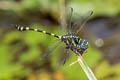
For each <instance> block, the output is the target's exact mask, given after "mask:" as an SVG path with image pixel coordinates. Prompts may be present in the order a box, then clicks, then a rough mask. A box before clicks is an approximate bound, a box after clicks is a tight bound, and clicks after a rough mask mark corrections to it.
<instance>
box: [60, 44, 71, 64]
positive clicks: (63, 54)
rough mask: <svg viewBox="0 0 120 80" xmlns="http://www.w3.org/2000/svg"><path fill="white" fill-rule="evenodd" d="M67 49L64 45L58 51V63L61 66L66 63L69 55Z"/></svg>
mask: <svg viewBox="0 0 120 80" xmlns="http://www.w3.org/2000/svg"><path fill="white" fill-rule="evenodd" d="M69 51H70V50H69V49H66V47H65V46H63V47H61V48H60V51H59V53H58V65H59V66H61V65H63V64H65V63H66V60H67V59H68V57H69Z"/></svg>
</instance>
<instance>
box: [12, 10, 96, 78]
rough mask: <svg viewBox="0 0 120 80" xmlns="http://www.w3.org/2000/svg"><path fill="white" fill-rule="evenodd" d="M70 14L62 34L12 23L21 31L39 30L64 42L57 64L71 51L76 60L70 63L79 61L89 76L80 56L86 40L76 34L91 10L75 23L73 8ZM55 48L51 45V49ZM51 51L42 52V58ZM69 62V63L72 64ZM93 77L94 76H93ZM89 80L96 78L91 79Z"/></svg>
mask: <svg viewBox="0 0 120 80" xmlns="http://www.w3.org/2000/svg"><path fill="white" fill-rule="evenodd" d="M70 11H71V12H70V16H69V18H68V19H69V20H68V24H67V25H64V26H65V34H64V35H57V34H54V33H50V32H47V31H44V30H40V29H34V28H31V27H29V26H22V25H14V27H15V28H16V29H17V30H18V31H20V32H22V31H35V32H40V33H43V34H47V35H50V36H53V37H56V38H57V39H58V40H59V41H60V42H62V43H64V46H62V48H61V49H62V50H61V52H60V55H59V58H58V63H59V64H65V62H66V60H67V57H68V54H69V52H70V51H73V52H74V53H75V54H76V55H77V56H78V60H77V61H75V62H73V63H72V64H74V63H76V62H80V64H81V66H82V67H83V69H85V68H86V69H85V70H86V71H85V73H87V75H88V76H89V73H91V70H90V68H89V67H88V66H87V65H86V63H85V61H84V59H83V58H82V54H83V53H84V52H85V51H86V50H87V49H88V41H87V40H86V39H82V38H80V37H79V36H78V32H79V31H80V30H81V29H82V28H83V26H84V25H85V23H86V22H87V21H88V19H89V18H90V16H91V15H92V13H93V11H90V12H88V13H87V16H85V17H83V18H80V20H78V21H77V22H75V23H72V14H73V8H70ZM54 48H56V46H55V47H53V49H54ZM50 53H51V50H50V49H49V50H48V51H47V52H46V53H44V54H43V56H42V58H46V57H47V56H48V55H49V54H50ZM72 64H71V65H72ZM93 78H94V77H93ZM91 80H96V79H95V78H94V79H91Z"/></svg>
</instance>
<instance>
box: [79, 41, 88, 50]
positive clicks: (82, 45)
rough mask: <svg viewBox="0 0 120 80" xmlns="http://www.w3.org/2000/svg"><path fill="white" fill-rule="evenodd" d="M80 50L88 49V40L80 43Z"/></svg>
mask: <svg viewBox="0 0 120 80" xmlns="http://www.w3.org/2000/svg"><path fill="white" fill-rule="evenodd" d="M80 48H82V49H87V48H88V41H87V40H85V39H84V40H82V41H81V43H80Z"/></svg>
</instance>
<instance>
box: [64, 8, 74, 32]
mask: <svg viewBox="0 0 120 80" xmlns="http://www.w3.org/2000/svg"><path fill="white" fill-rule="evenodd" d="M72 14H73V8H72V7H68V8H67V9H66V12H65V19H66V23H67V25H66V29H67V33H71V32H72Z"/></svg>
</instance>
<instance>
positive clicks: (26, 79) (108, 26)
mask: <svg viewBox="0 0 120 80" xmlns="http://www.w3.org/2000/svg"><path fill="white" fill-rule="evenodd" d="M65 5H66V7H73V8H74V13H75V14H79V15H77V16H75V14H73V18H74V19H76V18H78V17H80V16H81V15H80V14H82V15H84V13H86V12H88V11H90V10H93V12H94V13H93V15H92V16H91V18H90V20H89V21H88V22H87V23H86V25H85V26H84V28H83V29H82V30H81V31H80V32H79V35H80V36H81V37H82V38H85V39H87V40H88V41H89V49H88V50H87V53H84V54H83V58H84V59H85V61H86V62H87V64H88V65H89V66H90V68H91V69H92V71H93V72H94V74H95V76H96V77H97V79H98V80H120V51H119V49H120V1H119V0H65ZM61 6H63V5H62V4H61V0H0V80H88V79H87V77H86V75H85V73H84V72H83V70H82V69H81V67H80V65H79V64H78V63H76V64H74V65H73V66H72V67H69V64H70V63H72V62H73V61H75V60H76V59H77V58H76V56H75V55H74V54H73V53H70V55H71V56H70V58H69V59H68V61H67V63H66V64H65V65H63V66H61V67H58V66H57V64H56V63H57V62H56V59H57V57H56V56H57V53H58V51H57V50H55V51H54V52H53V53H52V54H53V55H50V56H49V57H48V58H47V59H46V60H44V61H40V57H41V54H42V53H44V52H45V51H46V50H47V48H48V46H49V45H50V44H52V43H54V40H56V38H54V37H51V36H48V35H45V34H41V33H36V32H31V31H27V32H19V31H17V30H16V29H15V28H14V27H13V26H11V24H18V25H19V24H20V25H25V26H31V27H33V28H38V29H41V30H46V31H48V32H52V33H55V34H60V33H59V31H60V24H59V19H60V7H61ZM73 22H74V21H73Z"/></svg>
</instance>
